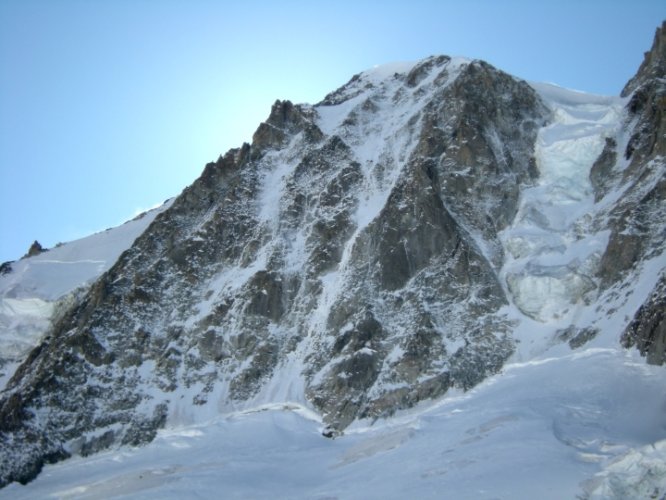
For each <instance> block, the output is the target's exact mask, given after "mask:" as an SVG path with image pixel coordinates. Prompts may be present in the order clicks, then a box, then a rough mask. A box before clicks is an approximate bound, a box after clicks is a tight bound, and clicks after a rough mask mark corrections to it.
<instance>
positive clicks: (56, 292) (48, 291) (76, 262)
mask: <svg viewBox="0 0 666 500" xmlns="http://www.w3.org/2000/svg"><path fill="white" fill-rule="evenodd" d="M170 204H171V201H167V202H166V203H165V204H163V205H162V206H161V207H159V208H157V209H154V210H151V211H149V212H146V213H144V214H142V215H141V216H139V217H137V218H135V219H133V220H130V221H128V222H126V223H125V224H123V225H121V226H118V227H115V228H112V229H107V230H106V231H102V232H100V233H96V234H93V235H91V236H87V237H85V238H81V239H79V240H75V241H71V242H69V243H64V244H62V245H59V246H57V247H55V248H53V249H51V250H49V251H47V252H44V253H41V254H39V255H36V256H34V257H28V258H24V259H21V260H19V261H16V262H12V263H11V267H12V272H10V273H8V274H4V275H1V276H0V390H1V389H2V388H4V387H5V384H6V382H7V380H8V378H9V377H10V376H11V375H12V373H13V372H14V369H15V368H16V367H17V366H18V364H19V363H20V362H21V361H22V360H23V359H24V357H25V356H26V355H27V353H28V352H29V351H30V349H32V348H33V347H34V346H35V345H36V344H37V343H38V342H39V339H40V338H41V337H42V335H43V334H44V333H45V331H46V330H47V329H48V327H49V325H50V319H51V315H52V313H53V310H54V307H55V304H56V302H57V301H58V300H63V299H64V298H66V296H67V295H68V294H69V293H72V292H73V291H75V290H76V289H77V288H78V287H82V286H83V287H85V286H88V285H90V284H91V283H92V282H93V281H94V280H95V279H96V278H97V277H99V276H100V275H101V274H102V273H103V272H105V271H106V270H108V269H109V268H110V267H111V266H112V265H113V264H114V263H115V262H116V260H117V259H118V257H119V256H120V254H121V253H122V252H124V251H125V250H127V249H128V248H129V247H130V246H131V245H132V243H133V242H134V240H135V239H136V238H137V237H138V236H139V235H140V234H141V233H142V232H143V231H144V230H145V229H146V228H147V227H148V225H149V224H150V223H151V222H152V221H153V220H154V219H155V217H156V216H157V215H158V214H159V213H161V212H163V211H164V210H166V209H167V208H168V207H169V206H170Z"/></svg>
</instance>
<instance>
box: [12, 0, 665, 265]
mask: <svg viewBox="0 0 666 500" xmlns="http://www.w3.org/2000/svg"><path fill="white" fill-rule="evenodd" d="M664 18H666V2H664V1H663V0H654V1H652V0H626V1H613V0H598V1H594V0H577V1H567V0H559V1H552V2H547V1H542V2H537V1H518V0H515V1H511V0H503V1H499V0H487V1H484V0H476V1H475V0H468V1H457V2H454V1H420V0H410V1H391V0H384V1H382V2H379V1H376V2H370V1H364V0H355V1H346V0H338V1H336V2H315V1H309V2H306V1H288V0H287V1H281V2H274V1H253V0H245V1H243V2H224V1H204V0H199V1H185V0H182V1H175V0H172V1H169V0H164V1H157V0H115V1H114V0H106V1H84V0H69V1H68V0H50V1H31V0H0V262H2V261H5V260H13V259H16V258H18V257H20V256H21V255H23V254H24V253H25V252H26V251H27V249H28V247H29V245H30V243H31V242H32V241H33V240H35V239H37V240H39V241H40V242H41V243H42V244H43V245H45V246H52V245H55V244H56V243H57V242H59V241H68V240H71V239H75V238H79V237H82V236H85V235H87V234H90V233H92V232H95V231H99V230H102V229H105V228H107V227H111V226H114V225H117V224H119V223H122V222H123V221H124V220H127V219H128V218H130V217H132V216H133V215H134V214H135V213H137V212H138V211H140V210H142V209H145V208H148V207H150V206H153V205H155V204H157V203H159V202H161V201H163V200H165V199H166V198H169V197H171V196H174V195H177V194H178V193H179V192H180V191H181V190H182V189H183V188H184V187H186V186H187V185H188V184H190V183H191V182H192V181H193V180H194V179H196V177H197V176H198V175H199V174H200V173H201V170H202V169H203V166H204V165H205V163H206V162H208V161H212V160H215V159H216V158H217V157H218V156H219V155H220V154H222V153H224V152H225V151H227V150H228V149H229V148H231V147H237V146H240V145H241V144H242V142H244V141H248V142H249V141H250V139H251V137H252V133H253V132H254V130H255V129H256V127H257V126H258V124H259V123H260V122H261V121H262V120H264V119H265V118H266V117H267V116H268V113H269V111H270V106H271V104H272V103H273V101H274V100H275V99H278V98H279V99H290V100H292V101H294V102H312V103H314V102H317V101H319V100H321V99H322V98H323V97H324V95H325V94H326V93H328V92H329V91H332V90H334V89H335V88H337V87H338V86H340V85H342V84H343V83H345V82H346V81H347V80H348V79H349V78H350V77H351V76H352V75H353V74H355V73H358V72H359V71H362V70H364V69H367V68H370V67H372V66H374V65H377V64H381V63H387V62H392V61H402V60H417V59H420V58H423V57H426V56H428V55H432V54H448V55H459V56H468V57H474V58H480V59H485V60H487V61H488V62H490V63H491V64H493V65H495V66H497V67H499V68H501V69H503V70H505V71H508V72H509V73H512V74H514V75H516V76H519V77H521V78H525V79H528V80H536V81H550V82H554V83H557V84H559V85H562V86H566V87H570V88H576V89H580V90H585V91H589V92H595V93H603V94H617V93H619V91H620V89H621V88H622V86H623V85H624V83H625V82H626V81H627V79H629V78H630V77H631V76H632V75H633V74H634V73H635V71H636V69H637V68H638V65H639V64H640V62H641V61H642V59H643V52H645V51H646V50H648V49H649V48H650V45H651V43H652V39H653V36H654V30H655V29H656V27H657V26H658V25H659V24H660V23H661V21H662V20H663V19H664Z"/></svg>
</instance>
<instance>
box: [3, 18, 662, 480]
mask: <svg viewBox="0 0 666 500" xmlns="http://www.w3.org/2000/svg"><path fill="white" fill-rule="evenodd" d="M664 31H665V30H664V28H663V27H662V29H661V30H659V31H658V33H657V37H656V39H655V44H654V47H653V49H652V51H651V52H649V53H648V54H647V55H646V59H645V62H644V63H643V65H642V66H641V68H640V70H639V73H638V74H637V76H636V77H635V78H633V79H632V80H631V82H630V83H629V84H628V85H627V88H626V89H625V91H624V93H623V97H602V96H593V95H588V94H582V93H579V92H573V91H568V90H564V89H561V88H557V87H555V86H552V85H545V84H528V83H526V82H524V81H521V80H519V79H517V78H514V77H512V76H510V75H507V74H506V73H503V72H501V71H499V70H497V69H495V68H493V67H492V66H490V65H489V64H487V63H484V62H482V61H475V60H466V59H454V58H449V57H446V56H439V57H431V58H428V59H425V60H423V61H420V62H418V63H407V64H395V65H387V66H380V67H377V68H374V69H372V70H369V71H366V72H364V73H361V74H359V75H356V76H354V77H353V78H352V79H351V80H350V81H349V82H348V83H347V84H346V85H344V86H343V87H341V88H340V89H338V90H336V91H334V92H332V93H331V94H329V95H328V96H326V98H325V99H324V100H323V101H322V102H320V103H319V104H317V105H314V106H312V105H294V104H292V103H291V102H289V101H277V102H276V103H275V104H274V106H273V108H272V110H271V112H270V116H269V117H268V119H267V120H266V122H265V123H262V124H261V125H260V126H259V128H258V129H257V131H256V133H255V135H254V137H253V141H252V144H251V145H248V144H244V145H243V146H242V147H241V148H239V149H234V150H231V151H229V152H228V153H226V154H225V155H224V156H221V157H220V158H219V159H218V160H217V161H216V162H214V163H210V164H208V165H206V167H205V169H204V171H203V173H202V175H201V177H200V178H199V179H197V180H196V181H195V182H194V183H193V184H192V185H191V186H189V187H188V188H186V189H185V190H184V191H183V193H182V194H181V195H180V196H179V197H177V198H176V199H175V200H174V201H173V202H171V203H170V205H169V206H166V207H164V209H163V210H162V211H161V212H160V213H159V214H157V215H156V216H155V218H154V220H153V221H152V222H151V223H150V225H148V226H147V228H146V229H145V230H143V229H142V231H143V232H142V233H141V234H140V236H138V238H137V239H136V240H135V241H134V242H133V244H131V246H129V247H128V249H127V250H126V251H124V253H122V254H121V255H120V257H119V258H118V260H117V261H116V262H115V264H114V265H113V266H112V267H111V268H110V269H108V270H106V271H105V272H104V273H103V274H101V276H100V277H99V279H97V280H96V281H94V283H92V284H90V285H89V286H88V287H87V288H85V289H84V290H79V292H78V293H76V294H75V295H73V296H70V297H69V299H68V300H67V301H66V303H65V304H64V305H62V306H61V307H60V308H59V310H58V314H57V315H54V316H53V319H52V323H53V324H52V326H40V327H39V328H41V329H42V330H44V332H43V336H42V337H39V340H37V341H36V345H35V347H34V349H32V350H31V351H30V352H29V353H23V354H21V356H22V357H21V359H20V360H19V361H20V362H21V364H20V366H18V367H17V368H16V370H15V372H14V374H13V376H12V377H11V379H9V380H8V381H7V384H6V387H5V389H4V391H3V392H2V393H0V395H1V400H0V443H2V446H0V485H6V484H7V483H9V482H12V481H22V482H25V481H29V480H31V479H32V478H34V477H35V476H36V474H38V473H39V470H40V469H41V467H42V466H43V464H44V463H46V462H51V461H56V460H60V459H62V458H65V457H68V456H70V455H72V454H82V455H87V454H90V453H94V452H96V451H98V450H100V449H104V448H107V447H110V446H115V445H121V444H128V445H138V444H142V443H146V442H149V441H151V440H152V439H153V438H154V437H155V435H156V432H157V430H158V429H160V428H162V427H164V426H169V425H179V424H187V423H193V422H203V421H206V419H209V418H211V417H212V416H214V415H216V414H220V413H225V412H230V411H234V410H238V409H248V408H253V407H256V406H259V405H262V404H269V403H270V404H272V403H296V404H300V405H304V406H307V407H309V408H311V409H313V410H314V411H315V412H317V413H318V414H320V415H321V416H322V419H323V422H324V423H325V424H326V429H325V430H324V432H325V433H326V434H327V435H337V434H339V433H341V432H342V431H344V429H345V428H346V427H347V426H349V425H350V424H351V423H352V422H354V421H355V420H358V419H371V420H372V419H378V418H387V417H390V416H391V415H392V414H393V413H394V412H396V411H397V410H401V409H405V408H410V407H413V406H414V405H416V404H418V403H420V402H423V401H427V400H432V399H435V398H438V397H441V396H444V395H445V394H446V393H447V392H448V391H450V390H452V389H453V390H458V391H467V390H468V389H470V388H472V387H474V386H475V385H476V384H478V383H479V382H481V381H483V380H484V379H485V378H487V377H488V376H490V375H494V374H497V373H498V372H500V371H501V370H502V367H503V366H504V365H505V363H506V362H507V361H508V360H523V361H525V360H529V359H532V358H533V357H535V356H537V355H541V354H543V353H544V352H546V351H548V350H549V349H554V348H559V347H561V346H562V345H566V346H567V347H566V348H567V349H577V348H580V347H581V346H583V345H593V344H594V342H601V340H600V339H608V338H613V339H615V340H614V342H615V343H619V342H620V341H621V339H622V342H623V343H624V344H625V345H626V346H632V345H637V346H638V348H639V349H640V351H641V352H642V353H645V354H646V355H647V356H648V361H650V362H652V363H658V364H659V363H664V361H665V355H664V352H665V351H664V345H665V344H666V340H665V339H666V333H665V331H664V328H665V327H664V315H663V306H664V300H663V298H664V288H665V287H664V279H666V278H665V277H664V276H665V275H664V269H665V268H666V261H665V256H664V248H665V245H664V243H665V238H666V225H665V221H666V203H664V195H665V194H666V180H665V178H664V172H665V170H666V167H665V166H666V162H665V160H664V154H666V151H665V149H666V141H665V139H664V136H665V134H666V125H665V124H664V123H665V120H664V112H665V109H666V97H665V96H666V84H665V83H664V81H665V80H664V78H665V75H664V65H665V64H666V55H665V54H664V47H665V46H666V42H664V40H665V37H666V33H665V32H664ZM44 255H45V254H44ZM33 258H43V255H42V256H41V257H40V256H38V257H33ZM12 267H16V264H14V265H13V266H12ZM12 273H15V271H10V272H8V273H7V274H3V275H2V276H0V279H2V280H9V279H10V278H11V277H12ZM2 283H4V281H0V286H4V285H2ZM54 298H56V297H54ZM40 331H41V330H40ZM0 345H2V344H0ZM21 352H23V351H21ZM16 359H18V358H16ZM17 363H18V361H17Z"/></svg>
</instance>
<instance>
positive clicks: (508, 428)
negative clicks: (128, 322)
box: [0, 348, 666, 500]
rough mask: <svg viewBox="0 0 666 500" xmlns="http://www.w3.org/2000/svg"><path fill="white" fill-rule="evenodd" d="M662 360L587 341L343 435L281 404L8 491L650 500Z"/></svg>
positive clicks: (663, 482)
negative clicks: (648, 360)
mask: <svg viewBox="0 0 666 500" xmlns="http://www.w3.org/2000/svg"><path fill="white" fill-rule="evenodd" d="M662 380H663V368H661V367H654V366H649V365H646V364H645V361H644V359H641V358H639V357H638V356H637V355H636V354H635V353H634V352H633V351H632V352H627V351H624V350H622V349H603V348H590V349H587V350H583V351H579V352H575V353H572V354H569V355H566V356H562V357H558V358H542V359H536V360H533V361H531V362H527V363H519V364H512V365H508V366H507V367H506V368H505V370H504V372H503V373H501V374H499V375H497V376H495V377H493V378H491V379H489V380H487V381H486V382H485V383H482V384H481V385H480V386H478V387H477V388H476V389H474V390H472V391H469V392H468V393H466V394H461V395H457V396H456V395H453V396H450V397H447V398H445V399H443V400H442V401H440V402H439V403H435V404H434V405H433V404H431V405H430V407H427V408H426V407H421V408H418V409H414V410H411V411H409V412H404V413H402V414H400V415H398V416H397V417H396V418H394V419H392V420H387V421H377V422H375V423H374V424H372V423H370V422H361V423H358V424H355V425H354V426H353V427H352V428H350V429H349V430H348V431H347V433H346V435H345V436H344V437H342V438H340V439H335V440H330V439H325V438H323V437H322V436H321V427H322V426H321V423H320V422H319V421H318V420H317V417H316V416H314V415H313V414H311V413H310V412H309V411H308V410H305V409H303V408H300V407H298V406H295V405H293V406H288V405H276V406H272V407H270V406H269V407H263V408H258V409H257V411H246V412H243V413H239V414H233V415H226V416H221V417H220V418H219V419H217V420H214V421H212V422H210V423H207V424H202V425H197V426H189V427H181V428H172V429H166V430H163V431H161V432H160V433H159V434H158V437H157V439H156V440H155V441H154V442H153V443H151V444H149V445H148V446H146V447H143V448H136V449H130V448H120V449H116V450H113V451H107V452H104V453H100V454H97V455H95V456H92V457H87V458H80V457H79V458H74V459H71V460H67V461H65V462H63V463H60V464H57V465H53V466H47V467H46V468H45V469H44V471H43V472H42V474H41V475H40V476H39V477H38V478H37V479H36V480H35V481H34V482H32V483H30V484H28V485H27V486H21V485H18V484H16V483H14V484H11V485H10V486H8V487H7V488H5V489H4V490H0V498H12V499H16V500H18V499H33V498H81V499H84V498H90V499H92V498H111V497H128V498H130V497H131V498H155V499H157V498H160V499H164V498H317V499H324V498H327V499H332V498H341V499H342V498H359V499H360V498H456V499H464V498H470V499H471V498H474V499H491V498H507V499H508V498H511V499H519V498H525V499H528V498H541V499H549V498H552V499H562V498H576V496H577V495H578V496H581V497H582V498H604V499H606V498H617V499H620V498H650V495H651V494H652V493H654V491H655V487H657V488H661V490H660V492H661V494H663V493H664V492H666V465H665V462H664V456H666V426H665V423H666V420H665V416H666V414H665V410H666V409H665V408H664V406H663V401H664V400H665V398H666V386H665V385H664V384H663V381H662Z"/></svg>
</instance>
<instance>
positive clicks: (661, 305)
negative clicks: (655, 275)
mask: <svg viewBox="0 0 666 500" xmlns="http://www.w3.org/2000/svg"><path fill="white" fill-rule="evenodd" d="M622 344H623V345H624V346H625V347H634V346H635V347H636V348H637V349H638V350H639V351H640V353H641V354H642V355H643V356H646V357H647V362H648V363H650V364H653V365H663V364H664V363H666V275H663V276H662V277H661V279H660V280H659V281H658V282H657V284H656V286H655V287H654V290H653V291H652V293H651V294H650V296H649V298H648V300H646V301H645V303H644V304H643V305H642V306H641V307H640V308H639V309H638V311H637V312H636V315H635V316H634V318H633V320H632V321H631V323H630V324H629V326H628V327H627V329H626V330H625V332H624V334H623V335H622Z"/></svg>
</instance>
